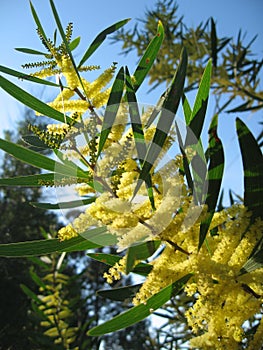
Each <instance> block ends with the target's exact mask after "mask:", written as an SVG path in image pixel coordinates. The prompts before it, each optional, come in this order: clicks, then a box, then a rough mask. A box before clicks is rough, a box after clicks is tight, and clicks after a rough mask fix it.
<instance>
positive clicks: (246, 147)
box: [236, 118, 263, 220]
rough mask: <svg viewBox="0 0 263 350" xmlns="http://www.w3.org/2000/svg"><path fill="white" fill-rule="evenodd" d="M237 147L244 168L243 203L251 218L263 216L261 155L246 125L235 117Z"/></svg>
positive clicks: (262, 165)
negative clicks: (250, 213) (250, 212)
mask: <svg viewBox="0 0 263 350" xmlns="http://www.w3.org/2000/svg"><path fill="white" fill-rule="evenodd" d="M236 129H237V134H238V141H239V147H240V151H241V156H242V162H243V170H244V204H245V206H246V207H247V208H248V210H249V211H252V220H254V219H255V218H256V217H261V218H263V211H262V208H263V156H262V152H261V150H260V147H259V145H258V143H257V141H256V139H255V138H254V136H253V134H252V133H251V132H250V130H249V129H248V127H247V126H246V125H245V124H244V123H243V122H242V121H241V120H240V119H239V118H237V119H236Z"/></svg>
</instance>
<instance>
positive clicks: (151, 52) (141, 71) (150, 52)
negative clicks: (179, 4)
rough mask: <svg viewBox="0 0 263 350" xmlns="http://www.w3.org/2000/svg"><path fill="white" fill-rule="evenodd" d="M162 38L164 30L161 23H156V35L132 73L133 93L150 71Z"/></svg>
mask: <svg viewBox="0 0 263 350" xmlns="http://www.w3.org/2000/svg"><path fill="white" fill-rule="evenodd" d="M163 38H164V28H163V25H162V23H161V21H159V22H158V27H157V33H156V35H155V36H154V38H153V39H152V40H151V42H150V44H149V45H148V47H147V48H146V51H145V53H144V55H143V56H142V58H141V59H140V61H139V63H138V66H137V68H136V69H135V72H134V74H133V75H134V78H135V83H134V84H133V85H134V91H137V90H138V88H139V87H140V86H141V84H142V82H143V81H144V79H145V77H146V76H147V74H148V72H149V70H150V69H151V67H152V65H153V62H154V60H155V58H156V56H157V54H158V52H159V50H160V47H161V45H162V42H163Z"/></svg>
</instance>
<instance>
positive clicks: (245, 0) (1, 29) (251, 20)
mask: <svg viewBox="0 0 263 350" xmlns="http://www.w3.org/2000/svg"><path fill="white" fill-rule="evenodd" d="M32 2H33V4H34V7H35V9H36V10H37V13H38V15H39V17H40V18H41V21H42V24H43V26H44V28H45V30H46V32H47V33H48V34H50V36H51V35H52V34H53V31H54V28H55V23H54V20H53V18H52V14H51V10H50V6H49V1H48V0H32ZM54 2H55V4H56V7H57V10H58V12H59V14H60V17H61V20H62V22H63V24H64V25H66V24H67V23H68V22H73V23H74V32H73V34H74V35H73V37H74V36H81V44H80V46H79V48H78V49H77V50H76V53H77V55H78V54H79V56H80V55H81V54H82V53H83V52H84V50H85V49H86V48H87V46H88V45H89V43H90V42H91V41H92V40H93V39H94V37H95V36H96V35H97V34H98V32H100V31H101V30H103V29H104V28H106V27H107V26H109V25H111V24H113V23H115V22H117V21H119V20H121V19H124V18H131V19H132V20H131V22H130V24H128V25H127V28H128V27H129V26H132V25H133V24H134V23H135V19H136V18H141V17H142V16H143V13H144V11H145V9H146V8H152V7H153V4H154V1H151V0H150V1H149V0H132V1H125V0H111V1H108V0H96V1H89V0H74V2H73V1H72V0H71V1H70V0H54ZM177 3H178V5H179V10H178V16H179V17H180V15H184V18H185V22H186V23H187V24H188V25H193V26H195V25H197V24H199V23H200V21H206V20H207V19H208V18H209V17H210V16H213V17H214V19H215V20H216V22H217V29H218V35H219V36H234V37H236V36H237V34H238V31H239V29H240V28H242V30H243V32H247V41H249V40H250V39H251V38H252V37H253V36H254V35H255V34H258V39H257V40H256V42H255V44H254V46H253V49H254V51H255V52H256V53H258V54H260V55H261V56H262V54H263V26H262V13H263V1H262V0H220V1H211V0H199V1H198V0H179V1H177ZM0 33H1V49H0V64H1V65H4V66H8V67H10V68H13V69H17V70H21V68H20V67H21V64H23V63H25V62H27V61H30V59H31V57H28V56H27V55H24V54H22V53H20V52H17V51H15V50H14V48H15V47H28V48H34V49H42V47H41V44H40V42H39V39H38V37H37V35H36V32H35V24H34V21H33V18H32V16H31V12H30V7H29V1H28V0H19V1H17V0H1V2H0ZM119 52H120V46H118V45H115V46H110V47H109V41H108V42H106V43H105V44H104V45H103V47H102V48H100V49H99V50H98V51H97V53H96V54H95V55H94V56H92V58H91V59H90V61H89V63H90V64H100V65H101V67H102V68H107V67H109V66H110V65H111V63H112V62H113V61H117V62H118V63H119V66H120V65H122V64H124V63H125V64H127V58H124V57H123V56H120V55H119ZM134 57H135V56H134V55H132V54H131V55H130V56H129V58H128V65H129V67H130V71H132V70H133V67H134V65H135V60H134ZM33 60H34V59H32V61H33ZM16 82H17V81H16ZM19 84H20V86H23V87H25V88H26V89H27V90H28V91H30V92H31V93H34V94H35V95H37V93H36V92H35V91H36V90H34V92H33V88H32V86H33V85H28V83H26V82H19ZM261 87H262V86H261ZM145 90H148V87H147V86H145ZM161 92H162V91H156V92H154V93H153V94H150V95H148V94H142V95H141V97H140V98H141V101H140V102H142V103H154V102H156V100H157V99H158V96H159V94H160V93H161ZM39 93H41V90H39ZM212 107H213V106H212V105H210V109H209V110H210V112H211V113H212ZM22 115H23V107H22V105H21V104H19V103H18V102H16V101H15V100H13V99H12V98H11V97H9V96H8V95H7V94H6V93H4V92H3V91H0V121H1V123H0V136H2V130H3V129H10V128H11V129H12V128H14V126H15V122H16V121H17V120H19V118H20V116H22ZM261 116H262V113H257V114H251V113H248V114H246V115H240V117H242V119H243V120H244V121H245V122H247V123H248V125H249V126H250V127H251V129H252V131H253V132H255V134H258V133H259V125H258V121H259V120H260V118H261V120H262V117H261ZM235 117H236V116H235V115H233V116H232V115H231V116H229V115H226V114H225V115H222V116H221V117H220V129H219V131H220V133H221V135H220V136H221V137H222V139H223V142H224V145H225V149H226V153H227V169H228V171H227V173H226V174H225V184H227V185H226V187H232V188H234V190H236V191H237V192H238V193H241V187H242V177H241V163H240V159H239V157H238V153H239V150H238V145H237V141H236V137H235V134H234V121H235Z"/></svg>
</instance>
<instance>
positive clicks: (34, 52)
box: [15, 47, 46, 56]
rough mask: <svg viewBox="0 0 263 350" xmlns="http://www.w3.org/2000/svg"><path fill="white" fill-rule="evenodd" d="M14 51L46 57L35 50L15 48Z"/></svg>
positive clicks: (43, 53)
mask: <svg viewBox="0 0 263 350" xmlns="http://www.w3.org/2000/svg"><path fill="white" fill-rule="evenodd" d="M15 50H16V51H19V52H23V53H26V54H29V55H42V56H46V53H45V52H41V51H37V50H33V49H27V48H25V47H16V48H15Z"/></svg>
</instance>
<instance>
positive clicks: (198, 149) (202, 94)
mask: <svg viewBox="0 0 263 350" xmlns="http://www.w3.org/2000/svg"><path fill="white" fill-rule="evenodd" d="M211 72H212V64H211V60H210V61H209V62H208V64H207V66H206V68H205V71H204V73H203V76H202V79H201V82H200V85H199V88H198V91H197V95H196V98H195V103H194V107H193V110H192V113H191V116H190V117H189V112H190V109H189V108H190V106H188V103H187V100H186V99H184V112H185V121H186V125H187V134H186V140H185V145H184V150H185V152H186V151H187V150H190V153H193V154H194V156H193V157H192V158H190V160H188V162H189V164H190V165H191V169H192V177H193V188H192V191H193V195H194V199H195V202H196V204H198V203H199V204H200V203H202V196H203V192H204V187H205V178H206V173H207V165H206V160H205V157H204V150H203V146H202V141H201V138H200V137H201V132H202V129H203V125H204V120H205V115H206V110H207V104H208V97H209V90H210V80H211ZM186 153H187V152H186Z"/></svg>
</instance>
